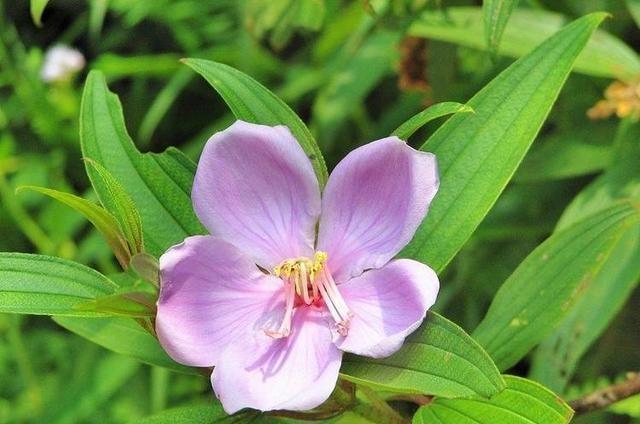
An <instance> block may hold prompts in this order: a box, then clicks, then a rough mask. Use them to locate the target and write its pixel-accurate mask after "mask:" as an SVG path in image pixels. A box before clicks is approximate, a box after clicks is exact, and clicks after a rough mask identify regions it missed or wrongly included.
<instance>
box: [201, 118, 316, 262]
mask: <svg viewBox="0 0 640 424" xmlns="http://www.w3.org/2000/svg"><path fill="white" fill-rule="evenodd" d="M192 199H193V206H194V208H195V211H196V214H197V215H198V218H199V219H200V221H202V223H203V224H204V225H205V226H206V227H207V229H208V230H209V231H210V232H211V234H213V235H214V236H216V237H219V238H221V239H223V240H226V241H228V242H229V243H232V244H234V245H236V246H237V247H238V248H240V249H241V250H242V251H244V252H246V253H247V254H249V255H250V256H251V257H253V258H254V260H255V261H256V262H257V263H258V264H260V265H261V266H262V267H264V268H265V269H268V270H272V269H273V268H274V267H275V266H277V265H278V264H279V263H280V262H281V261H283V260H284V259H287V258H291V257H298V256H310V255H312V254H313V242H314V236H315V225H316V222H317V220H318V216H319V214H320V189H319V187H318V181H317V179H316V177H315V174H314V172H313V167H312V166H311V162H310V161H309V158H307V156H306V155H305V153H304V151H303V150H302V148H301V147H300V145H299V144H298V142H297V141H296V140H295V138H294V137H293V135H291V132H290V131H289V130H288V129H287V127H284V126H276V127H269V126H265V125H256V124H250V123H247V122H243V121H236V122H235V123H234V124H233V125H231V126H230V127H229V128H227V129H226V130H224V131H222V132H219V133H216V134H214V135H213V136H212V137H211V138H210V139H209V141H208V142H207V144H206V146H205V148H204V151H203V152H202V156H201V157H200V162H199V163H198V169H197V171H196V176H195V180H194V183H193V192H192Z"/></svg>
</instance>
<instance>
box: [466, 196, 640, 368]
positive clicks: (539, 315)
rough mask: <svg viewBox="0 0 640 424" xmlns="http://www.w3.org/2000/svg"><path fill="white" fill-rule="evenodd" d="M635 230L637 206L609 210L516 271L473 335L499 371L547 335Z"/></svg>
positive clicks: (552, 240) (560, 236) (555, 238)
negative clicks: (626, 236) (628, 235)
mask: <svg viewBox="0 0 640 424" xmlns="http://www.w3.org/2000/svg"><path fill="white" fill-rule="evenodd" d="M639 225H640V211H639V210H638V209H637V208H636V207H635V206H633V205H631V204H629V203H622V204H619V205H616V206H613V207H611V208H608V209H606V210H604V211H601V212H599V213H597V214H595V215H593V216H591V217H589V218H587V219H585V220H583V221H581V222H579V223H577V224H575V225H573V226H571V227H569V228H567V229H566V230H564V231H560V232H557V233H555V234H553V235H552V236H551V237H549V238H548V239H547V240H546V241H545V242H544V243H542V244H541V245H540V246H538V247H537V248H536V249H535V250H534V251H533V252H532V253H531V254H530V255H529V256H528V257H527V258H526V259H525V260H524V261H523V262H522V263H521V264H520V266H518V268H517V269H516V270H515V271H514V272H513V274H511V275H510V276H509V278H508V279H507V281H505V283H504V284H503V285H502V287H501V288H500V290H499V291H498V293H497V294H496V296H495V297H494V299H493V302H492V303H491V306H490V307H489V311H488V312H487V315H486V316H485V317H484V319H483V320H482V322H481V323H480V325H479V326H478V328H476V330H475V331H474V332H473V335H474V337H475V338H476V340H478V342H479V343H480V344H481V345H482V346H484V347H485V349H487V352H489V354H490V355H491V357H492V358H493V359H494V361H495V362H496V364H497V365H498V368H500V369H501V370H504V369H507V368H509V367H510V366H512V365H514V364H515V363H516V362H517V361H518V360H520V359H521V358H522V357H523V356H524V355H525V354H526V353H527V352H529V350H531V348H533V347H534V346H535V345H536V344H538V343H539V342H540V341H541V340H542V339H543V338H544V337H546V336H547V335H548V334H549V333H551V331H552V330H553V329H554V328H555V327H556V326H557V325H558V324H559V323H560V321H561V320H562V319H563V318H564V317H565V316H567V314H569V313H570V311H571V308H572V307H573V305H574V304H575V302H576V301H578V300H579V299H580V298H581V297H582V296H583V295H584V292H585V290H586V289H587V288H588V287H589V285H590V284H594V283H595V282H596V281H595V279H596V277H597V275H598V273H599V272H601V271H602V268H603V266H604V264H605V263H606V262H607V260H608V258H609V257H610V256H611V255H612V254H613V252H615V251H616V248H617V246H619V244H620V243H621V242H624V236H625V234H627V233H628V232H629V231H637V230H638V226H639Z"/></svg>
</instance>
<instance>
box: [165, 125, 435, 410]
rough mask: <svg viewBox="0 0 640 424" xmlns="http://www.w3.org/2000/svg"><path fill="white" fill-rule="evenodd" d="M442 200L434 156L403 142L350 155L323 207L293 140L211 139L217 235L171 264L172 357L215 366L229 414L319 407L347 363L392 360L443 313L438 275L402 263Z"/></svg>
mask: <svg viewBox="0 0 640 424" xmlns="http://www.w3.org/2000/svg"><path fill="white" fill-rule="evenodd" d="M437 190H438V171H437V165H436V159H435V157H434V156H433V155H432V154H430V153H424V152H419V151H416V150H414V149H412V148H411V147H409V146H408V145H407V144H406V143H404V142H403V141H402V140H400V139H398V138H396V137H388V138H384V139H382V140H378V141H375V142H373V143H370V144H367V145H365V146H363V147H360V148H358V149H356V150H354V151H353V152H351V153H350V154H348V155H347V156H346V158H345V159H344V160H343V161H342V162H340V163H339V164H338V166H337V167H336V168H335V170H334V171H333V173H332V174H331V177H330V178H329V181H328V183H327V186H326V188H325V190H324V194H323V195H322V202H321V200H320V198H321V197H320V190H319V187H318V182H317V180H316V177H315V174H314V172H313V168H312V166H311V162H310V161H309V159H308V158H307V157H306V156H305V154H304V152H303V150H302V149H301V147H300V145H299V144H298V143H297V142H296V140H295V139H294V137H293V136H292V134H291V133H290V132H289V130H288V129H287V128H286V127H284V126H276V127H268V126H263V125H255V124H249V123H246V122H242V121H237V122H236V123H234V124H233V125H232V126H231V127H229V128H228V129H226V130H224V131H222V132H220V133H217V134H214V135H213V137H211V139H210V140H209V141H208V142H207V145H206V146H205V148H204V151H203V153H202V157H201V158H200V162H199V164H198V170H197V172H196V177H195V181H194V184H193V193H192V198H193V206H194V208H195V211H196V214H197V215H198V217H199V219H200V220H201V221H202V223H203V224H204V225H205V226H206V227H207V229H209V231H210V232H211V234H213V235H212V236H194V237H189V238H187V239H186V240H185V241H184V242H183V243H181V244H179V245H177V246H174V247H172V248H171V249H169V250H168V251H167V252H166V253H165V254H164V255H162V257H161V258H160V268H161V273H162V287H161V292H160V299H159V301H158V315H157V321H156V329H157V332H158V337H159V339H160V342H161V344H162V346H163V347H164V348H165V349H166V350H167V352H168V353H169V354H170V355H171V357H172V358H174V359H175V360H176V361H178V362H181V363H183V364H187V365H192V366H199V367H211V366H215V369H214V371H213V374H212V376H211V382H212V385H213V389H214V391H215V393H216V394H217V396H218V397H219V398H220V401H221V402H222V405H223V406H224V408H225V410H226V411H227V412H228V413H234V412H236V411H238V410H240V409H242V408H245V407H249V408H254V409H259V410H262V411H268V410H274V409H289V410H307V409H311V408H314V407H316V406H318V405H319V404H321V403H322V402H324V401H325V400H326V399H327V398H328V397H329V395H330V394H331V392H332V390H333V388H334V386H335V384H336V380H337V378H338V372H339V369H340V363H341V359H342V353H343V352H352V353H355V354H358V355H366V356H371V357H374V358H379V357H385V356H388V355H391V354H392V353H394V352H395V351H397V350H398V349H399V348H400V347H401V346H402V343H403V342H404V339H405V338H406V337H407V335H409V334H410V333H411V332H413V331H414V330H415V329H416V328H418V326H419V325H420V323H421V322H422V320H423V319H424V317H425V315H426V311H427V310H428V309H429V307H431V305H433V303H434V301H435V299H436V295H437V293H438V287H439V283H438V278H437V276H436V274H435V273H434V272H433V270H431V268H429V267H428V266H426V265H424V264H421V263H419V262H416V261H412V260H407V259H399V260H391V259H392V258H393V257H394V256H395V255H396V254H397V253H398V252H399V251H400V250H401V249H402V248H403V247H404V246H405V245H406V244H407V243H408V242H409V240H411V238H412V237H413V235H414V233H415V231H416V229H417V227H418V225H419V224H420V222H421V221H422V219H423V218H424V216H425V214H426V213H427V209H428V207H429V204H430V202H431V200H432V199H433V197H434V196H435V194H436V191H437ZM318 223H319V227H318V236H317V239H316V224H318Z"/></svg>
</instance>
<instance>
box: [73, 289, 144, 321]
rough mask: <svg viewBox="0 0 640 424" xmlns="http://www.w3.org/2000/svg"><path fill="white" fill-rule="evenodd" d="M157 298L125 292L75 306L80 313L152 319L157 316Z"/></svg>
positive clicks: (139, 293) (142, 293) (141, 293)
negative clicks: (90, 312)
mask: <svg viewBox="0 0 640 424" xmlns="http://www.w3.org/2000/svg"><path fill="white" fill-rule="evenodd" d="M154 303H155V296H151V295H150V294H149V293H145V292H135V291H134V292H125V293H116V294H111V295H108V296H100V297H97V298H95V299H93V300H90V301H88V302H83V303H80V304H78V305H76V306H75V309H76V310H78V311H92V312H97V313H101V314H103V315H115V316H125V317H132V318H150V317H154V316H155V315H156V309H155V305H154Z"/></svg>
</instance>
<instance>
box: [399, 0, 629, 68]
mask: <svg viewBox="0 0 640 424" xmlns="http://www.w3.org/2000/svg"><path fill="white" fill-rule="evenodd" d="M566 22H567V18H566V17H564V16H562V15H560V14H557V13H554V12H549V11H546V10H541V9H523V8H522V9H517V10H515V11H514V12H513V14H512V15H511V18H510V19H509V22H508V23H507V26H506V28H505V30H504V34H503V37H502V42H501V43H500V46H499V48H498V54H500V55H503V56H508V57H514V58H518V57H523V56H524V55H526V54H528V53H529V52H531V51H532V50H533V49H534V47H536V46H537V45H539V44H540V43H542V42H543V41H544V40H545V39H546V38H548V37H551V36H552V35H553V34H554V33H556V32H557V31H559V30H560V29H561V28H562V26H563V25H565V24H566ZM408 33H409V35H413V36H416V37H425V38H432V39H434V40H442V41H448V42H451V43H456V44H459V45H461V46H467V47H472V48H475V49H479V50H485V49H486V48H487V44H486V41H485V38H484V37H483V33H484V25H483V16H482V10H481V8H479V7H448V8H447V9H446V13H442V12H441V11H428V12H425V13H423V14H422V15H421V16H420V18H419V19H418V20H416V21H415V22H414V23H413V24H412V25H411V27H409V30H408ZM574 71H575V72H580V73H583V74H587V75H593V76H597V77H606V78H619V79H628V78H633V77H635V76H637V75H638V74H640V58H638V55H637V54H636V53H635V51H634V50H633V49H632V48H631V47H629V46H628V45H627V44H625V43H624V42H623V41H622V40H620V39H618V38H616V37H614V36H613V35H611V34H609V33H607V32H605V31H596V34H595V35H594V37H593V38H592V39H591V41H590V42H589V43H588V44H587V46H586V47H585V48H584V50H583V51H582V52H581V53H580V55H579V56H578V58H577V60H576V63H575V68H574Z"/></svg>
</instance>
